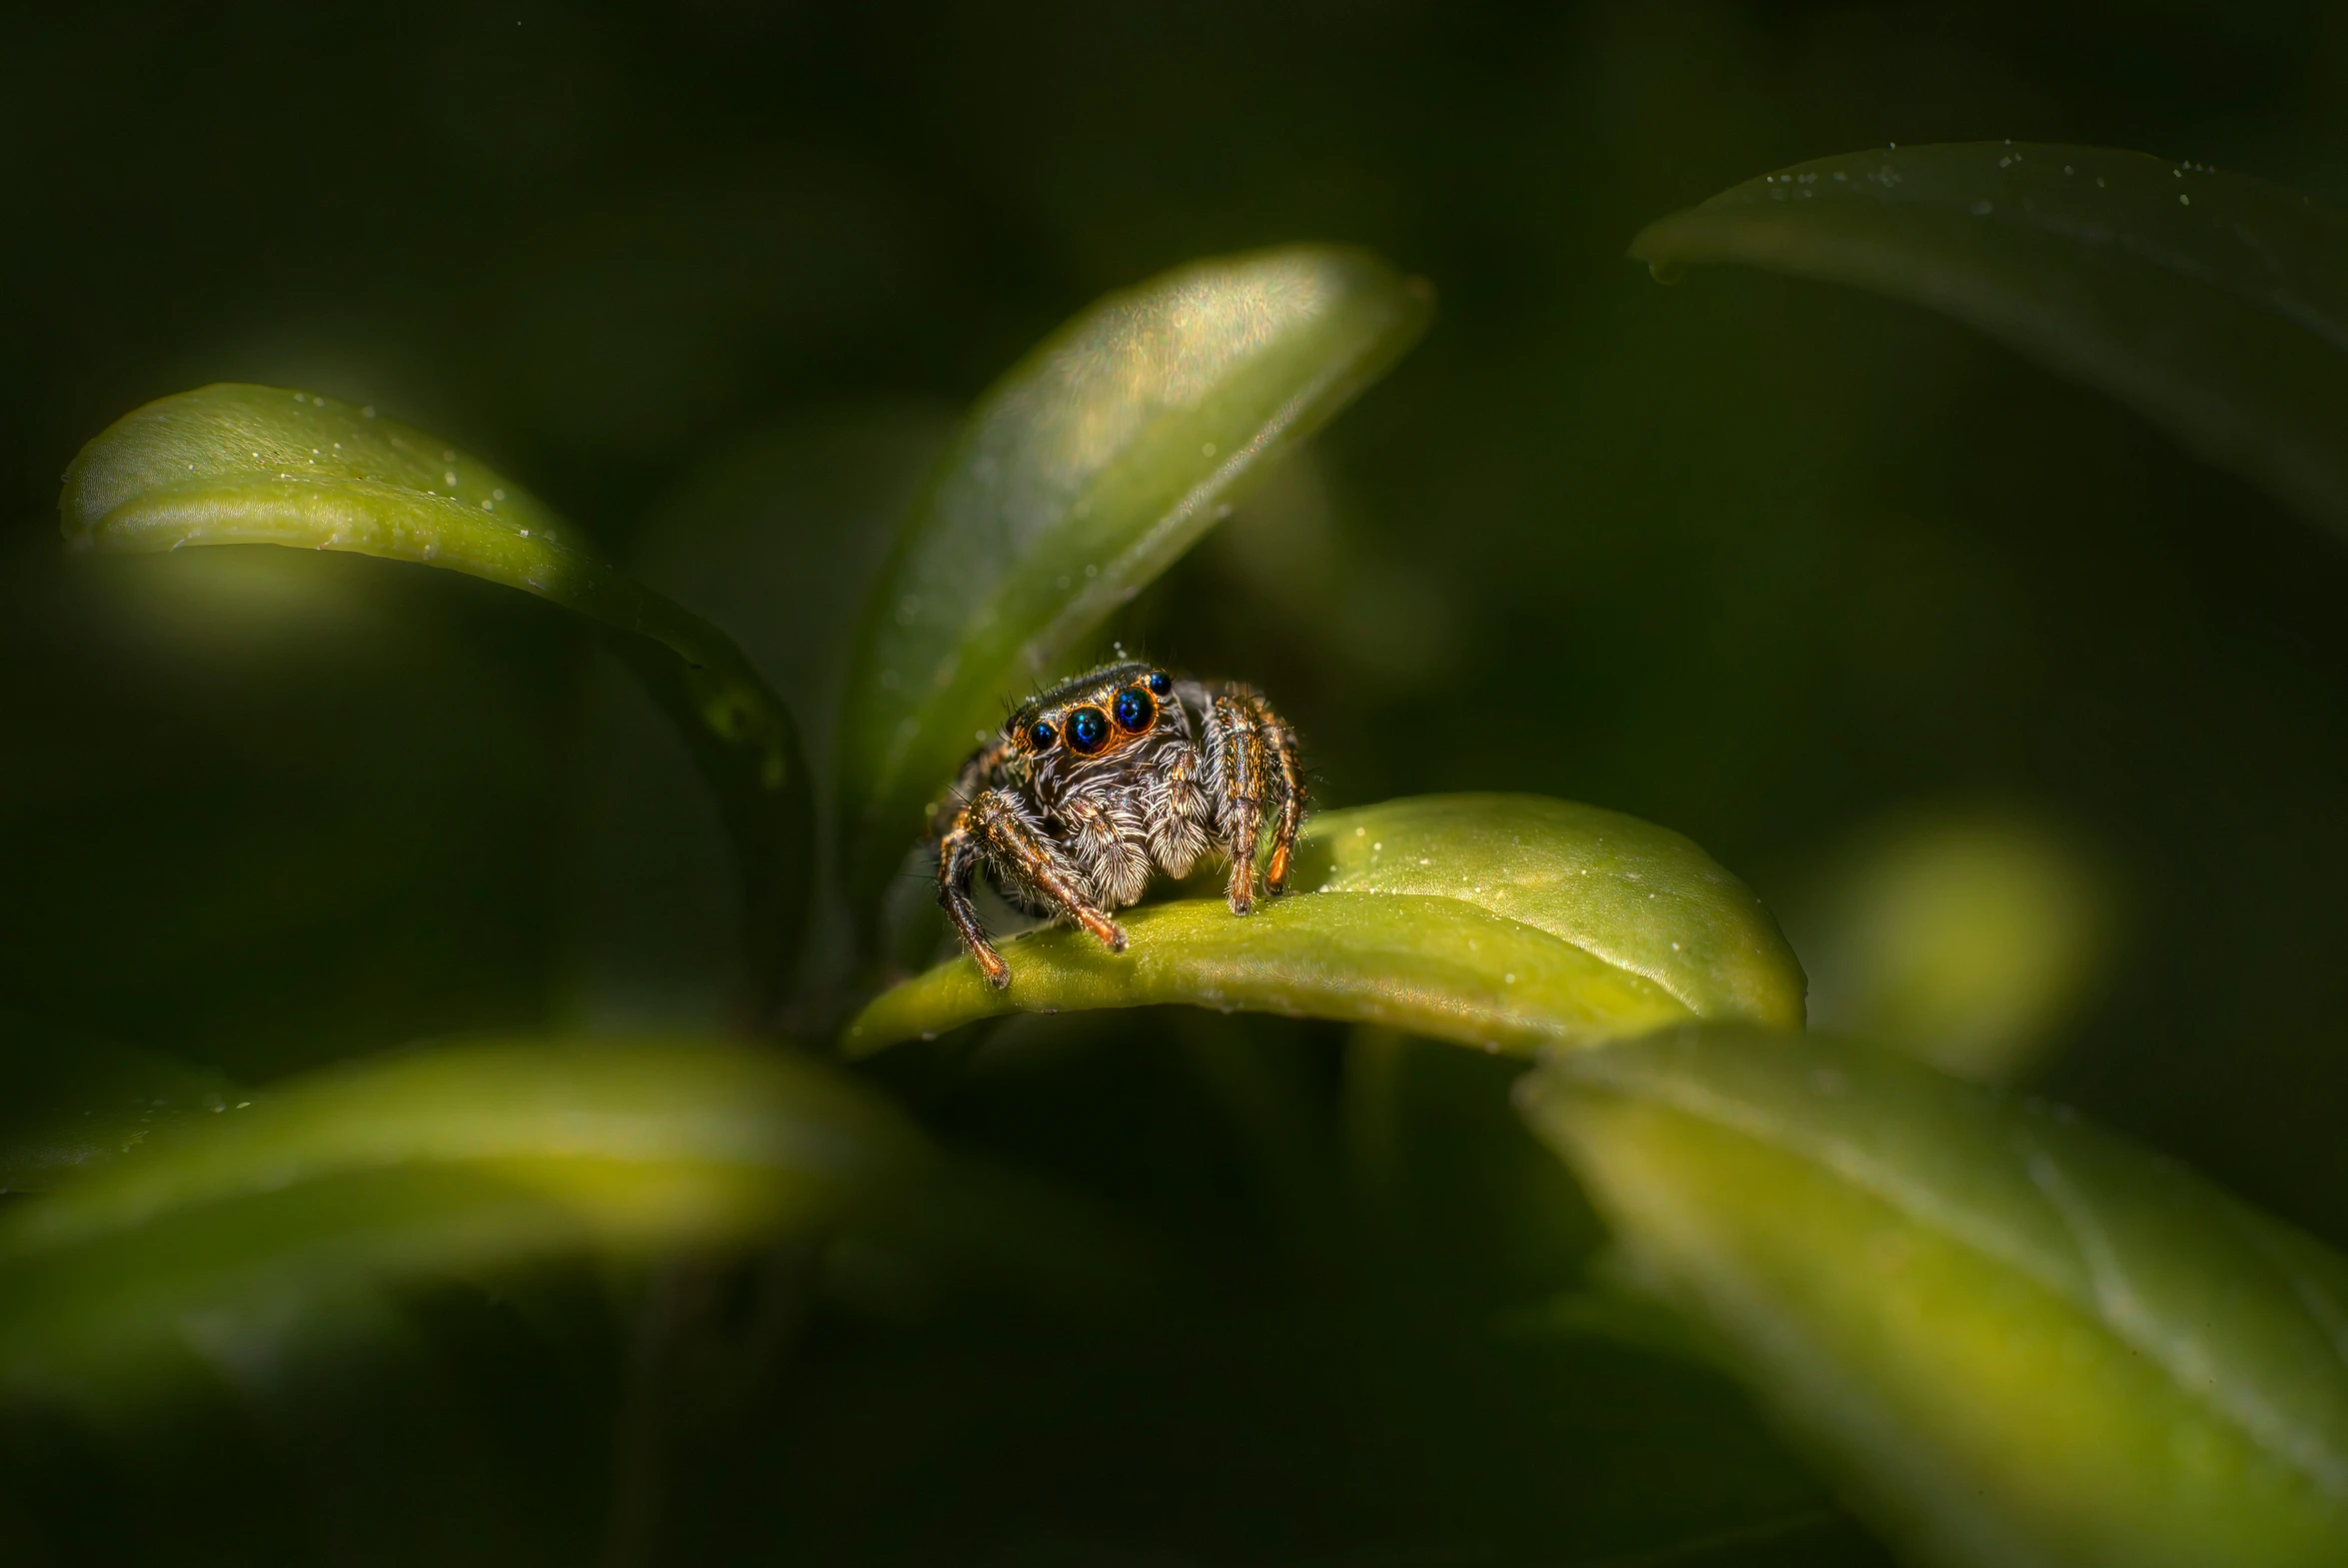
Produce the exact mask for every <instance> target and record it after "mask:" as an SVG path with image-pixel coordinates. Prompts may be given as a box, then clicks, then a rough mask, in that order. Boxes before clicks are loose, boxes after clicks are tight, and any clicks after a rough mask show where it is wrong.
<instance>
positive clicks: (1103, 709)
mask: <svg viewBox="0 0 2348 1568" xmlns="http://www.w3.org/2000/svg"><path fill="white" fill-rule="evenodd" d="M1173 698H1174V679H1173V678H1172V677H1171V676H1169V675H1168V674H1167V673H1166V672H1165V671H1163V670H1159V669H1155V668H1153V667H1152V666H1149V665H1143V664H1123V665H1109V666H1105V667H1104V668H1102V669H1099V670H1095V671H1091V672H1089V673H1088V674H1085V675H1081V676H1078V677H1077V678H1076V679H1075V680H1073V681H1064V682H1062V683H1061V684H1060V685H1059V686H1056V687H1054V688H1053V689H1052V690H1051V691H1049V692H1044V693H1040V694H1039V695H1038V696H1036V697H1035V698H1033V699H1031V700H1030V701H1029V702H1027V703H1026V704H1024V705H1022V706H1021V708H1020V710H1019V712H1018V713H1015V714H1013V715H1012V716H1011V720H1010V722H1009V723H1008V724H1006V725H1005V726H1004V727H1003V735H1004V739H1005V740H1007V741H1009V742H1010V743H1011V746H1012V750H1013V751H1014V752H1015V753H1016V754H1017V755H1019V756H1021V757H1023V758H1025V759H1027V760H1028V761H1029V762H1030V763H1042V762H1044V761H1046V760H1047V759H1051V760H1053V761H1056V762H1060V763H1063V764H1064V765H1074V766H1077V767H1083V766H1085V765H1087V764H1090V763H1097V762H1102V761H1105V760H1107V759H1109V758H1113V757H1116V756H1118V755H1120V754H1121V753H1123V752H1125V751H1126V750H1127V749H1128V748H1130V747H1132V746H1134V745H1135V744H1136V743H1138V742H1139V741H1141V740H1142V738H1143V737H1145V736H1147V735H1149V734H1150V733H1151V732H1152V731H1153V730H1156V729H1157V728H1158V726H1159V723H1160V717H1161V715H1163V714H1164V713H1165V711H1166V708H1167V705H1168V704H1169V703H1171V702H1172V701H1173Z"/></svg>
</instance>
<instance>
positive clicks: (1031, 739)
mask: <svg viewBox="0 0 2348 1568" xmlns="http://www.w3.org/2000/svg"><path fill="white" fill-rule="evenodd" d="M1059 739H1060V732H1059V731H1057V730H1055V729H1053V728H1052V727H1051V726H1050V725H1038V726H1037V727H1036V728H1035V729H1033V730H1030V731H1029V732H1028V749H1029V750H1030V751H1032V752H1049V751H1051V750H1052V743H1053V742H1055V741H1057V740H1059Z"/></svg>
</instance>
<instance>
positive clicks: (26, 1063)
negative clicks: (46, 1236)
mask: <svg viewBox="0 0 2348 1568" xmlns="http://www.w3.org/2000/svg"><path fill="white" fill-rule="evenodd" d="M0 1084H4V1085H5V1086H6V1092H5V1094H4V1095H0V1192H40V1191H45V1190H46V1189H48V1188H50V1187H52V1186H55V1185H56V1184H57V1183H58V1182H59V1181H61V1180H64V1179H66V1178H67V1177H69V1176H72V1175H73V1174H75V1173H76V1172H78V1171H82V1170H87V1169H90V1168H92V1167H94V1166H97V1165H102V1164H104V1163H106V1162H107V1161H108V1160H111V1159H114V1158H116V1157H117V1156H119V1155H123V1154H127V1153H129V1152H130V1151H131V1150H132V1149H135V1148H137V1147H139V1146H140V1145H141V1144H143V1143H145V1142H146V1141H147V1139H149V1138H150V1137H153V1136H155V1135H156V1134H158V1133H168V1132H171V1131H174V1130H177V1129H178V1128H180V1127H183V1126H185V1125H186V1124H187V1123H188V1122H189V1121H190V1120H191V1119H192V1118H194V1117H196V1116H198V1115H203V1114H208V1113H211V1112H217V1111H221V1110H225V1109H226V1108H227V1107H228V1105H229V1103H230V1094H231V1088H230V1084H229V1082H228V1079H227V1078H226V1077H225V1076H223V1075H222V1074H221V1073H219V1072H216V1071H208V1070H206V1069H204V1068H200V1067H192V1066H189V1065H188V1064H187V1063H185V1062H182V1061H175V1060H173V1059H172V1058H171V1057H169V1056H164V1055H159V1054H157V1053H156V1052H154V1051H147V1050H138V1049H135V1048H133V1047H131V1046H128V1045H117V1044H115V1043H113V1042H112V1041H110V1040H96V1039H84V1038H77V1037H75V1036H73V1035H71V1034H68V1033H65V1032H64V1031H62V1030H56V1029H50V1028H46V1027H43V1026H41V1025H40V1024H37V1023H35V1022H34V1021H32V1020H30V1019H27V1018H20V1017H17V1016H14V1015H12V1014H8V1013H0Z"/></svg>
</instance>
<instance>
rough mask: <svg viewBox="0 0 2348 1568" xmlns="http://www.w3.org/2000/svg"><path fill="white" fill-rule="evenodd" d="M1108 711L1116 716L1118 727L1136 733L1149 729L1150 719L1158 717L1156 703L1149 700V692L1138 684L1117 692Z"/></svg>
mask: <svg viewBox="0 0 2348 1568" xmlns="http://www.w3.org/2000/svg"><path fill="white" fill-rule="evenodd" d="M1109 711H1110V712H1111V713H1113V714H1115V715H1116V716H1117V724H1118V728H1119V729H1121V730H1130V731H1132V732H1134V733H1135V734H1136V735H1139V734H1141V733H1142V732H1143V731H1145V730H1147V729H1149V728H1150V721H1151V720H1153V719H1156V718H1157V717H1158V705H1157V704H1156V703H1153V702H1152V701H1150V694H1149V693H1147V692H1145V691H1143V690H1142V689H1141V688H1140V687H1138V686H1129V687H1127V688H1126V689H1125V690H1124V691H1122V692H1120V693H1118V694H1117V698H1116V700H1115V701H1113V702H1112V703H1111V704H1110V705H1109Z"/></svg>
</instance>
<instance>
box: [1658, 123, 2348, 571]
mask: <svg viewBox="0 0 2348 1568" xmlns="http://www.w3.org/2000/svg"><path fill="white" fill-rule="evenodd" d="M1630 253H1631V255H1632V256H1634V257H1636V258H1637V259H1639V260H1640V261H1643V262H1645V263H1647V265H1648V266H1649V267H1651V268H1653V269H1654V271H1655V274H1656V276H1657V277H1660V278H1664V279H1669V278H1671V277H1673V276H1675V275H1676V274H1677V273H1678V272H1679V271H1680V270H1681V269H1682V268H1685V267H1687V266H1689V265H1692V264H1695V263H1700V262H1743V263H1747V264H1749V265H1752V266H1758V267H1767V268H1771V269H1773V270H1775V271H1779V272H1788V273H1794V274H1797V275H1799V276H1802V277H1809V278H1821V279H1825V280H1827V281H1829V282H1834V283H1848V284H1856V285H1858V286H1859V287H1861V288H1867V289H1873V290H1876V291H1878V292H1879V293H1883V294H1889V295H1893V296H1895V297H1897V298H1900V299H1904V300H1912V301H1915V302H1916V303H1918V304H1922V305H1928V306H1931V307H1932V308H1933V309H1935V310H1940V311H1945V312H1947V313H1948V314H1949V315H1951V316H1954V317H1956V318H1957V319H1958V320H1960V321H1963V322H1965V323H1967V324H1969V325H1971V326H1973V327H1977V328H1979V329H1980V330H1981V331H1983V332H1986V333H1988V334H1990V335H1991V336H1992V337H1994V338H1997V339H1999V340H2000V341H2001V342H2003V343H2005V344H2006V345H2007V346H2008V347H2010V348H2013V349H2015V350H2017V351H2019V352H2020V353H2023V354H2026V355H2028V356H2030V357H2031V358H2033V359H2035V360H2037V361H2038V362H2039V363H2041V364H2043V365H2045V366H2047V367H2048V368H2049V369H2052V370H2054V371H2056V372H2058V373H2060V374H2062V375H2065V376H2069V377H2072V378H2074V379H2076V380H2078V381H2082V382H2085V383H2087V384H2088V385H2089V386H2093V387H2098V388H2100V389H2102V390H2103V391H2105V392H2107V393H2110V394H2111V395H2112V396H2113V397H2116V398H2118V399H2119V400H2120V401H2121V402H2123V403H2126V404H2128V405H2129V406H2130V407H2132V408H2134V409H2135V410H2137V411H2138V412H2139V413H2141V414H2144V415H2145V416H2147V417H2148V418H2150V419H2152V420H2154V421H2156V422H2158V423H2159V424H2161V425H2163V426H2166V427H2167V428H2168V430H2169V431H2170V433H2171V434H2173V435H2175V436H2176V437H2177V438H2178V439H2179V440H2180V441H2182V442H2184V443H2185V445H2186V446H2187V447H2189V448H2191V449H2192V450H2193V451H2195V452H2197V453H2199V454H2200V455H2201V456H2203V457H2204V458H2207V459H2209V460H2210V461H2212V462H2215V463H2220V464H2224V465H2226V466H2228V467H2230V468H2234V469H2237V470H2239V471H2241V472H2242V473H2244V474H2246V475H2248V476H2250V477H2251V478H2252V479H2254V480H2256V481H2258V482H2259V483H2261V484H2263V485H2264V486H2266V487H2267V488H2268V489H2269V490H2271V491H2273V492H2274V493H2275V494H2276V495H2278V496H2280V497H2282V498H2283V499H2284V500H2285V501H2287V502H2289V503H2290V504H2291V505H2293V506H2295V507H2298V508H2300V509H2301V510H2303V511H2305V512H2307V513H2309V514H2310V515H2312V516H2314V517H2316V518H2318V519H2320V520H2322V521H2324V522H2327V523H2329V524H2331V525H2332V526H2333V527H2335V528H2348V443H2344V442H2343V441H2342V440H2341V433H2342V432H2343V431H2348V217H2344V216H2343V215H2342V214H2340V213H2338V212H2336V211H2334V210H2332V209H2330V208H2328V207H2324V206H2320V205H2318V204H2317V203H2315V202H2313V201H2311V200H2309V199H2308V198H2307V197H2304V196H2301V195H2299V194H2298V193H2296V192H2293V191H2288V190H2285V189H2283V188H2282V187H2280V186H2275V185H2269V184H2267V183H2266V182H2265V181H2262V180H2254V179H2250V178H2247V177H2245V176H2242V175H2235V174H2220V173H2218V172H2216V171H2215V170H2212V169H2210V168H2208V167H2207V166H2206V165H2201V164H2193V163H2177V162H2172V161H2169V160H2167V159H2161V158H2154V157H2151V156H2149V155H2147V154H2144V153H2131V152H2114V151H2110V150H2107V149H2103V148H2094V147H2059V146H2041V145H2038V144H2034V143H2015V142H1966V143H1956V144H1951V145H1945V146H1929V147H1900V148H1895V149H1891V150H1888V151H1882V152H1864V153H1848V154H1844V155H1843V156H1840V157H1836V158H1823V159H1819V160H1818V161H1816V162H1814V163H1805V164H1797V165H1795V166H1794V167H1792V168H1790V169H1787V170H1784V171H1782V172H1780V173H1777V174H1771V175H1765V176H1763V177H1762V178H1760V179H1758V180H1751V181H1747V182H1746V183H1745V184H1743V185H1739V186H1736V187H1733V188H1732V189H1730V190H1727V191H1723V192H1722V193H1721V194H1719V195H1718V196H1715V197H1713V198H1712V199H1711V200H1709V201H1707V202H1704V203H1703V204H1701V205H1700V206H1697V207H1692V208H1690V209H1688V210H1687V211H1685V212H1681V213H1675V214H1673V215H1672V216H1671V217H1668V218H1665V219H1662V220H1661V221H1659V222H1657V223H1654V224H1651V225H1649V226H1648V227H1647V228H1646V229H1645V230H1644V231H1642V232H1641V233H1640V234H1639V236H1638V237H1637V238H1636V239H1635V240H1633V241H1632V242H1631V247H1630Z"/></svg>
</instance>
